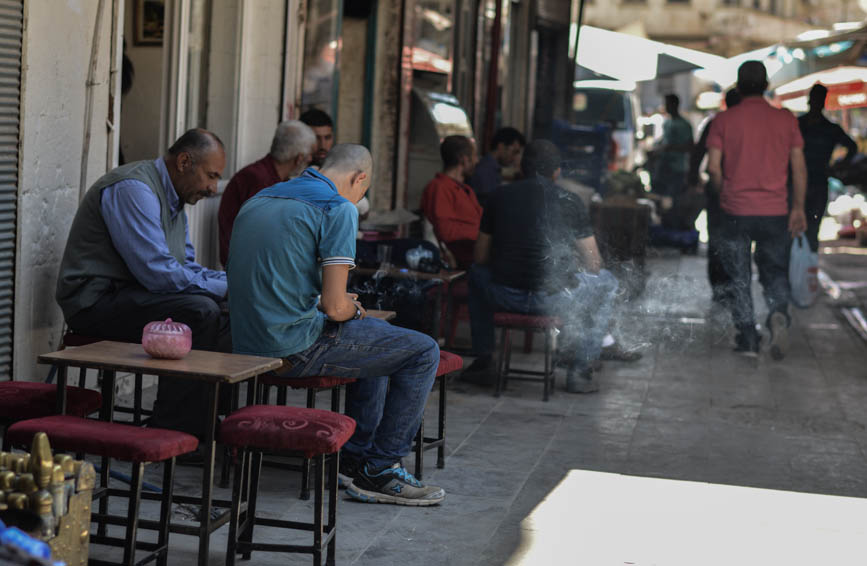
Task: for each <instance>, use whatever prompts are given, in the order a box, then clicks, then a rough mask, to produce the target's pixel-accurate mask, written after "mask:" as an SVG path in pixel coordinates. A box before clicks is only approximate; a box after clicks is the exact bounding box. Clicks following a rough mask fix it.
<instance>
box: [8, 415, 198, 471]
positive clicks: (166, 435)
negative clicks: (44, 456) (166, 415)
mask: <svg viewBox="0 0 867 566" xmlns="http://www.w3.org/2000/svg"><path fill="white" fill-rule="evenodd" d="M40 431H41V432H44V433H46V434H47V435H48V441H49V442H50V443H51V447H52V448H54V449H56V450H60V451H62V452H84V453H86V454H92V455H94V456H108V457H109V458H115V459H117V460H124V461H127V462H162V461H163V460H168V459H169V458H172V457H174V456H180V455H181V454H186V453H187V452H192V451H193V450H195V449H196V447H197V446H198V445H199V440H198V439H197V438H196V437H195V436H193V435H191V434H187V433H185V432H178V431H176V430H168V429H163V428H142V427H138V426H132V425H127V424H121V423H108V422H105V421H95V420H91V419H83V418H81V417H71V416H69V415H55V416H53V417H43V418H41V419H30V420H27V421H21V422H18V423H15V424H14V425H12V426H10V427H9V430H7V431H6V435H7V436H8V438H9V442H11V443H12V444H13V445H15V446H29V445H30V442H31V440H32V439H33V435H35V434H36V433H37V432H40Z"/></svg>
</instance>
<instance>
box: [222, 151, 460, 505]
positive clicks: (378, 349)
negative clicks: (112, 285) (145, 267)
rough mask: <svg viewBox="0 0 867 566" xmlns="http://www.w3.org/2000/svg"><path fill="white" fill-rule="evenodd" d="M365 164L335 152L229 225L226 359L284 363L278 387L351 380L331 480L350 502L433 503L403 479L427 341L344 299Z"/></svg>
mask: <svg viewBox="0 0 867 566" xmlns="http://www.w3.org/2000/svg"><path fill="white" fill-rule="evenodd" d="M372 170H373V162H372V160H371V157H370V153H369V152H368V151H367V149H365V148H364V147H363V146H360V145H353V144H342V145H337V146H335V147H334V148H333V149H332V150H331V152H330V153H329V154H328V157H326V158H325V162H324V163H323V164H322V169H321V170H320V171H316V170H315V169H313V168H308V169H307V170H306V171H305V172H304V173H303V174H302V175H301V176H300V177H296V178H295V179H292V180H291V181H287V182H285V183H279V184H277V185H274V186H273V187H270V188H268V189H265V190H264V191H261V192H260V193H259V194H257V195H256V196H255V197H253V198H252V199H250V200H249V201H247V202H246V203H245V204H244V206H243V208H241V212H240V214H238V217H237V218H236V219H235V227H234V231H233V234H232V242H231V245H230V249H229V256H230V257H231V258H232V261H231V262H229V272H228V277H229V304H230V306H231V308H232V310H233V312H237V313H243V316H242V315H241V314H238V315H237V316H234V317H233V318H232V331H233V333H234V334H233V335H234V347H235V352H238V353H242V354H254V355H262V356H273V357H279V358H283V359H284V367H283V368H282V370H281V371H280V372H279V373H280V375H283V376H284V377H285V378H286V380H287V382H291V380H292V379H295V378H303V377H311V376H317V375H330V376H335V377H351V378H356V379H357V381H356V382H354V383H351V384H349V385H348V386H347V390H346V414H347V415H349V416H350V417H352V418H354V419H355V421H356V429H355V433H354V434H353V436H352V438H350V439H349V442H347V443H346V445H345V446H344V448H343V451H342V453H341V457H340V473H341V474H342V476H343V478H344V482H346V483H348V484H349V485H348V489H347V493H348V494H349V495H350V496H351V497H353V498H355V499H358V500H360V501H364V502H371V503H373V502H379V503H395V504H398V505H414V506H418V505H433V504H436V503H439V502H440V501H442V500H443V498H444V497H445V492H444V491H443V490H442V489H440V488H438V487H434V486H426V485H424V484H422V483H421V482H420V481H418V480H416V479H415V478H414V477H413V476H412V475H411V474H410V473H409V472H407V471H406V470H405V469H404V468H403V466H402V464H401V458H403V457H404V456H406V455H407V454H409V451H410V449H411V446H412V441H413V438H414V436H415V434H416V432H417V431H418V427H419V424H420V422H421V418H422V414H423V413H424V407H425V402H426V401H427V397H428V394H429V393H430V390H431V386H432V385H433V381H434V379H435V377H436V370H437V365H438V364H439V347H438V346H437V344H436V342H434V341H433V339H431V338H430V337H428V336H426V335H424V334H421V333H418V332H415V331H412V330H407V329H404V328H399V327H396V326H392V325H390V324H388V323H386V322H383V321H381V320H377V319H369V318H365V316H364V315H365V311H364V308H363V307H362V306H361V305H360V304H359V303H358V302H357V300H356V299H357V297H356V295H352V294H349V293H347V292H346V283H347V279H348V277H349V270H350V269H352V268H353V267H354V265H355V264H354V258H355V236H356V232H357V230H358V212H357V210H356V208H355V203H357V202H358V201H359V200H361V197H363V196H364V193H365V192H366V191H367V189H368V187H369V186H370V178H371V174H372Z"/></svg>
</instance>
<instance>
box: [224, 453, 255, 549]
mask: <svg viewBox="0 0 867 566" xmlns="http://www.w3.org/2000/svg"><path fill="white" fill-rule="evenodd" d="M248 460H249V456H248V454H247V451H246V450H242V451H241V457H240V459H239V460H238V461H237V462H236V463H235V484H234V486H233V487H232V515H231V516H230V517H229V541H228V544H227V545H226V566H234V565H235V554H236V553H237V549H238V522H239V521H240V520H241V491H242V490H243V488H244V485H243V481H242V477H243V476H244V475H245V474H244V472H243V470H244V467H245V466H246V465H247V462H248ZM249 518H250V515H249V513H248V514H247V519H248V520H249Z"/></svg>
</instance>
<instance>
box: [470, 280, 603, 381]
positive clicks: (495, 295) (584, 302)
mask: <svg viewBox="0 0 867 566" xmlns="http://www.w3.org/2000/svg"><path fill="white" fill-rule="evenodd" d="M574 278H575V284H574V286H570V287H568V288H564V289H563V290H562V291H560V292H557V293H544V292H539V291H530V290H527V289H517V288H515V287H507V286H506V285H499V284H497V283H495V282H494V281H493V279H492V277H491V271H490V269H488V268H487V267H485V266H482V265H473V267H472V269H470V296H469V309H470V323H471V325H472V335H473V351H474V352H475V354H476V355H477V356H486V355H490V354H491V353H493V351H494V344H495V338H494V313H495V312H498V311H505V312H513V313H519V314H541V315H550V316H557V317H559V318H560V320H561V321H562V322H563V336H562V338H561V346H560V348H559V350H560V352H561V353H562V352H566V353H567V355H574V358H573V359H572V360H571V363H570V367H569V373H570V374H572V373H574V372H580V371H584V370H586V369H588V368H589V367H590V364H591V363H592V362H593V361H595V360H597V359H598V358H599V354H600V352H601V351H602V339H603V338H604V337H605V334H606V333H607V332H608V323H609V321H610V320H611V311H612V309H613V305H614V296H615V294H616V293H617V286H618V285H617V279H615V277H614V276H613V275H612V274H611V272H610V271H608V270H607V269H603V270H601V271H600V272H599V273H598V274H594V273H576V274H574Z"/></svg>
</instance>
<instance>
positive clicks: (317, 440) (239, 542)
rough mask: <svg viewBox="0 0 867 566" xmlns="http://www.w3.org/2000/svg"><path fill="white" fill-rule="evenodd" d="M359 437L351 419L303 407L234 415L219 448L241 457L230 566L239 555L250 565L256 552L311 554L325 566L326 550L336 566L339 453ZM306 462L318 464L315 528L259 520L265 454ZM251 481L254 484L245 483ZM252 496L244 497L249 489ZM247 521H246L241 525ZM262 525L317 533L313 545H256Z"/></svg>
mask: <svg viewBox="0 0 867 566" xmlns="http://www.w3.org/2000/svg"><path fill="white" fill-rule="evenodd" d="M353 432H355V421H354V420H352V419H351V418H349V417H347V416H344V415H340V414H337V413H333V412H331V411H323V410H321V409H306V408H301V407H283V406H279V405H251V406H249V407H245V408H243V409H240V410H238V411H236V412H234V413H232V414H231V415H229V416H228V417H227V418H226V419H225V420H224V421H223V423H222V424H221V425H220V435H219V439H220V442H221V443H223V444H225V445H226V446H229V447H232V448H235V449H237V450H239V451H240V452H241V458H240V459H239V460H238V461H237V462H236V464H235V482H234V486H233V488H232V514H231V520H230V522H229V543H228V548H227V549H226V565H227V566H232V565H233V564H234V563H235V554H238V553H240V554H242V555H243V557H244V558H245V559H249V558H250V555H251V554H252V552H253V551H254V550H264V551H268V552H288V553H301V554H312V555H313V564H314V565H315V566H321V564H322V555H323V553H324V552H325V550H326V548H327V552H328V558H327V561H326V564H334V559H335V542H336V539H335V535H336V532H337V531H336V529H337V468H338V466H339V458H340V448H341V447H342V446H343V445H344V444H346V441H347V440H349V438H350V437H351V436H352V433H353ZM263 452H267V453H268V454H281V455H289V456H301V457H303V458H306V459H308V460H314V462H315V464H316V466H315V470H316V472H315V477H316V481H315V488H314V492H313V494H314V495H313V522H312V523H302V522H298V521H284V520H277V519H266V518H264V517H257V516H256V496H257V494H258V490H259V472H260V470H261V467H262V453H263ZM326 464H328V465H329V467H328V480H327V482H328V522H327V524H324V523H323V517H322V515H323V500H324V498H325V487H324V483H325V467H326ZM248 476H249V479H250V481H249V483H248V482H246V481H245V480H246V479H247V477H248ZM245 486H248V488H249V493H248V494H246V495H247V496H246V497H245V493H244V491H245V490H244V488H245ZM242 515H243V521H242ZM256 525H263V526H267V527H275V528H282V529H295V530H302V531H313V544H312V545H310V546H306V545H294V544H266V543H257V542H253V527H255V526H256Z"/></svg>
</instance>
